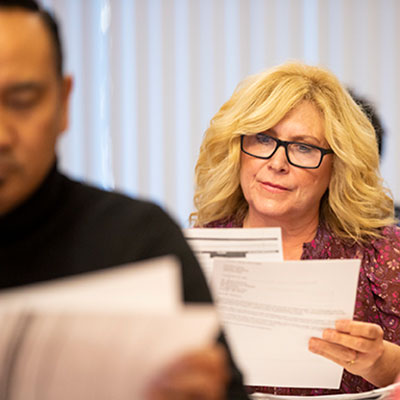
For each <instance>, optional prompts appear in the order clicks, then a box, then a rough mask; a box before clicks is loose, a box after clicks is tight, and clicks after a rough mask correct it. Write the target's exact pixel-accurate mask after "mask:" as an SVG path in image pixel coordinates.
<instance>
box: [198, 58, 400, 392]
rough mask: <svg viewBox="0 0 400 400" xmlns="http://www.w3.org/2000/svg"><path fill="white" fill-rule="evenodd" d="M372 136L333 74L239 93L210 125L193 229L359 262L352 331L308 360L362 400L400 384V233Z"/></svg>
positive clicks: (302, 75) (329, 338) (267, 79)
mask: <svg viewBox="0 0 400 400" xmlns="http://www.w3.org/2000/svg"><path fill="white" fill-rule="evenodd" d="M378 164H379V156H378V148H377V143H376V137H375V133H374V130H373V127H372V125H371V124H370V122H369V121H368V119H367V118H366V116H365V115H364V113H363V112H362V110H361V109H360V108H359V107H358V106H357V105H356V104H355V103H354V101H353V100H352V99H351V97H350V95H349V94H348V93H347V92H346V90H345V89H344V88H343V87H342V86H341V85H340V83H339V81H338V80H337V79H336V78H335V77H334V76H333V75H332V74H331V73H330V72H328V71H325V70H323V69H320V68H316V67H310V66H306V65H303V64H300V63H289V64H284V65H282V66H278V67H277V68H274V69H272V70H269V71H266V72H264V73H261V74H258V75H255V76H252V77H250V78H248V79H247V80H245V81H244V82H243V83H242V84H240V85H239V86H238V88H237V89H236V91H235V92H234V94H233V95H232V97H231V99H230V100H228V101H227V102H226V103H225V104H224V105H223V106H222V107H221V109H220V110H219V112H218V113H217V114H216V115H215V117H214V118H213V119H212V121H211V124H210V127H209V129H208V130H207V131H206V134H205V137H204V141H203V143H202V146H201V150H200V155H199V159H198V162H197V166H196V185H197V186H196V193H195V198H194V201H195V205H196V208H197V211H196V212H194V213H193V214H192V215H191V220H192V222H194V224H195V226H199V227H202V226H207V227H243V228H252V227H273V226H280V227H281V229H282V242H283V253H284V258H285V259H286V260H298V259H326V258H360V259H361V260H362V267H361V270H360V278H359V284H358V291H357V300H356V307H355V313H354V320H353V321H348V320H341V321H337V323H336V327H335V329H327V330H325V331H324V333H323V338H322V339H318V338H311V339H310V341H309V349H310V351H312V352H314V353H316V354H319V355H321V356H324V357H326V358H328V359H330V360H332V361H334V362H336V363H337V364H339V365H341V366H343V367H344V368H345V371H344V374H343V379H342V382H341V386H340V388H339V390H322V389H293V388H265V387H261V388H260V387H253V388H250V390H251V391H254V390H257V391H264V392H270V393H272V392H274V393H277V394H292V395H299V394H301V395H313V394H324V393H326V394H328V393H345V392H349V393H351V392H362V391H368V390H371V389H373V388H375V387H378V386H385V385H388V384H390V383H393V382H394V380H395V377H396V374H397V373H399V372H400V346H399V345H400V301H399V298H400V231H399V230H398V228H396V227H395V226H394V225H393V223H394V222H395V220H394V218H393V201H392V199H391V198H390V196H389V194H388V190H386V189H385V188H384V187H383V185H382V179H381V177H380V175H379V167H378Z"/></svg>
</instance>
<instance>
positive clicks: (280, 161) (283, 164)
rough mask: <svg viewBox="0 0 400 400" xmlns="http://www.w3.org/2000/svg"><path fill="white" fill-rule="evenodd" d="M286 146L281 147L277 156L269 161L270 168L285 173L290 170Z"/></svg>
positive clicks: (277, 151) (276, 153)
mask: <svg viewBox="0 0 400 400" xmlns="http://www.w3.org/2000/svg"><path fill="white" fill-rule="evenodd" d="M285 150H286V149H285V147H284V146H279V147H278V148H277V150H276V152H275V154H274V155H273V156H272V157H271V158H270V159H269V160H268V167H269V168H271V169H274V170H276V171H280V172H285V171H287V170H288V168H289V161H288V159H287V157H286V151H285Z"/></svg>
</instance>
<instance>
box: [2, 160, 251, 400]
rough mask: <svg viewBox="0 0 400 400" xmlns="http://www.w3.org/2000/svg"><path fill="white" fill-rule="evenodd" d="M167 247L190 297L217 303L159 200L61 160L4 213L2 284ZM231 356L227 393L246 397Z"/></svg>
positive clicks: (95, 265) (68, 272)
mask: <svg viewBox="0 0 400 400" xmlns="http://www.w3.org/2000/svg"><path fill="white" fill-rule="evenodd" d="M167 254H173V255H176V256H177V257H178V258H179V260H180V261H181V267H182V268H181V270H182V280H183V294H184V299H185V301H186V302H210V301H211V296H210V292H209V290H208V287H207V284H206V282H205V279H204V275H203V274H202V272H201V269H200V267H199V265H198V263H197V261H196V259H195V257H194V255H193V253H192V252H191V250H190V249H189V247H188V245H187V243H186V241H185V239H184V237H183V235H182V232H181V230H180V228H179V227H178V226H177V225H176V224H175V223H174V222H173V221H172V220H171V218H170V217H169V216H168V215H167V214H166V213H165V212H164V211H162V210H161V209H160V208H159V207H158V206H156V205H154V204H151V203H148V202H145V201H140V200H134V199H131V198H129V197H126V196H123V195H121V194H117V193H111V192H106V191H103V190H100V189H96V188H94V187H91V186H87V185H84V184H82V183H78V182H75V181H72V180H70V179H68V178H67V177H65V176H64V175H62V174H60V173H59V172H58V171H57V168H56V166H54V167H53V169H52V170H51V171H50V173H49V174H48V176H47V177H46V179H45V180H44V182H43V183H42V185H41V186H40V187H39V188H38V190H37V191H36V192H35V193H34V194H33V195H32V196H31V197H30V198H29V199H28V200H27V201H25V202H24V203H23V204H22V205H21V206H19V207H18V208H16V209H15V210H13V211H11V212H10V213H8V214H7V215H5V216H2V217H0V260H1V261H0V289H4V288H10V287H14V286H20V285H26V284H30V283H35V282H39V281H46V280H50V279H56V278H60V277H65V276H69V275H74V274H79V273H84V272H90V271H94V270H99V269H103V268H109V267H112V266H116V265H123V264H126V263H131V262H135V261H139V260H144V259H148V258H152V257H158V256H163V255H167ZM132 295H133V296H134V293H133V294H132ZM219 340H220V341H221V342H222V343H223V344H224V345H225V346H226V342H225V339H224V338H223V336H221V337H220V338H219ZM230 362H231V363H232V368H231V373H232V381H231V385H230V388H229V394H228V398H229V399H238V400H239V399H247V396H246V394H245V392H244V388H243V385H242V378H241V375H240V373H239V371H238V370H237V369H236V367H235V366H234V365H233V361H232V359H230Z"/></svg>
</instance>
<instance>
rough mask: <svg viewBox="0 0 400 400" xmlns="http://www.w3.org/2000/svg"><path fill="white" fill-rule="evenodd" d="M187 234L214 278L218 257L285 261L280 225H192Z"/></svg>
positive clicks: (197, 254)
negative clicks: (247, 227) (224, 226)
mask: <svg viewBox="0 0 400 400" xmlns="http://www.w3.org/2000/svg"><path fill="white" fill-rule="evenodd" d="M183 233H184V235H185V237H186V240H187V241H188V243H189V245H190V246H191V248H192V250H193V251H194V253H195V254H196V257H197V259H198V260H199V262H200V265H201V267H202V269H203V272H204V274H205V276H206V278H207V281H208V282H210V281H211V276H212V270H213V260H214V258H215V257H225V258H229V259H243V260H254V261H282V260H283V252H282V237H281V229H280V228H251V229H242V228H218V229H215V228H190V229H185V230H184V232H183Z"/></svg>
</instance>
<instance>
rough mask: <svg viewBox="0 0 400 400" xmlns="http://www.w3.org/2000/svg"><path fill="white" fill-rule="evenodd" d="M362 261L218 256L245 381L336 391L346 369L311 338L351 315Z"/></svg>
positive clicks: (220, 297) (224, 309) (221, 304)
mask: <svg viewBox="0 0 400 400" xmlns="http://www.w3.org/2000/svg"><path fill="white" fill-rule="evenodd" d="M359 268H360V260H308V261H285V262H266V263H257V262H251V261H244V260H243V261H237V260H230V259H226V258H215V259H214V271H213V278H212V285H213V293H214V296H215V297H216V302H217V308H218V312H219V314H220V318H221V320H222V324H223V326H224V329H225V332H226V333H227V337H228V340H229V343H230V346H231V349H232V352H233V355H234V357H235V359H236V361H237V363H238V365H239V367H240V368H241V369H242V371H243V373H244V380H245V383H246V384H247V385H257V386H281V387H307V388H338V387H339V385H340V381H341V377H342V373H343V368H342V367H340V366H339V365H337V364H335V363H333V362H331V361H329V360H327V359H325V358H323V357H321V356H318V355H315V354H313V353H311V352H310V351H309V350H308V340H309V339H310V337H312V336H315V337H321V333H322V330H323V329H325V328H331V327H334V322H335V320H337V319H341V318H349V319H351V318H352V317H353V312H354V305H355V296H356V288H357V282H358V274H359Z"/></svg>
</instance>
